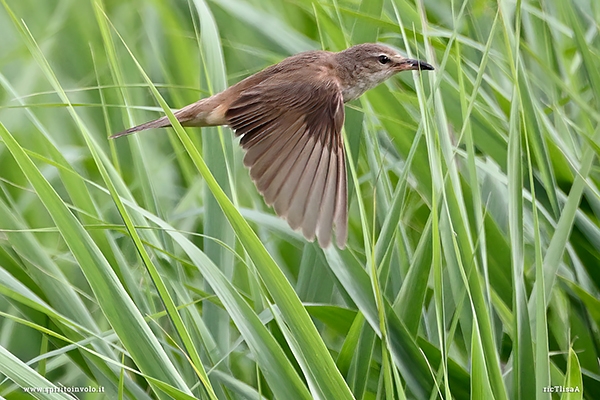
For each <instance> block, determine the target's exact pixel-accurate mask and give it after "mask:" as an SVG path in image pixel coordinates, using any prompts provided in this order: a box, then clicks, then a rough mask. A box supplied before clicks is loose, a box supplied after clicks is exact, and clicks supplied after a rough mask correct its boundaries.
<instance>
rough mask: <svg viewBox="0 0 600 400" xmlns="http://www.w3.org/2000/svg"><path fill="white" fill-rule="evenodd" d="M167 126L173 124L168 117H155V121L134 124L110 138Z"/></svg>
mask: <svg viewBox="0 0 600 400" xmlns="http://www.w3.org/2000/svg"><path fill="white" fill-rule="evenodd" d="M167 126H171V122H169V119H168V118H167V117H162V118H159V119H155V120H154V121H149V122H146V123H144V124H141V125H137V126H134V127H133V128H129V129H127V130H124V131H123V132H119V133H115V134H114V135H112V136H111V137H109V139H116V138H118V137H121V136H127V135H130V134H132V133H134V132H139V131H143V130H146V129H152V128H165V127H167Z"/></svg>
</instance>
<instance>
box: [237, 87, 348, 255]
mask: <svg viewBox="0 0 600 400" xmlns="http://www.w3.org/2000/svg"><path fill="white" fill-rule="evenodd" d="M294 78H295V79H292V78H291V77H290V79H289V80H288V81H287V82H285V83H283V84H282V80H277V82H275V81H272V80H270V79H267V80H265V81H263V82H261V83H260V84H258V85H256V86H253V87H251V88H248V89H247V90H244V91H243V92H242V93H241V94H240V96H239V97H238V99H237V100H236V101H234V102H233V103H232V104H231V106H230V107H229V109H228V110H227V112H226V118H227V120H228V121H229V125H230V126H231V127H232V128H233V129H234V130H235V133H236V135H237V136H241V137H242V138H241V141H240V144H241V145H242V147H243V148H244V149H245V150H246V155H245V157H244V165H246V166H247V167H249V168H250V176H251V177H252V179H253V180H254V182H255V183H256V187H257V188H258V191H259V192H260V193H261V194H262V195H263V197H264V198H265V202H266V203H267V204H269V205H273V207H274V209H275V212H276V213H277V214H278V215H279V216H281V217H285V218H286V219H287V221H288V223H289V224H290V226H291V227H292V228H293V229H298V228H301V229H302V233H303V234H304V236H305V237H306V238H307V239H309V240H311V241H312V240H314V238H315V235H316V236H317V238H318V241H319V244H320V245H321V247H327V246H328V245H329V244H330V242H331V237H332V229H333V225H334V224H335V229H336V239H337V240H336V242H337V245H338V247H340V248H344V247H345V245H346V239H347V235H348V211H347V202H348V200H347V199H348V196H347V183H346V161H345V153H344V145H343V142H342V135H341V130H342V126H343V124H344V103H343V97H342V92H341V90H340V87H339V84H338V83H337V82H336V81H334V80H328V79H316V80H315V79H302V78H301V77H298V76H295V77H294Z"/></svg>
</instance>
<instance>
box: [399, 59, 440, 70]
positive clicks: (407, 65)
mask: <svg viewBox="0 0 600 400" xmlns="http://www.w3.org/2000/svg"><path fill="white" fill-rule="evenodd" d="M399 67H400V69H401V70H402V71H410V70H421V71H433V70H434V69H435V68H433V67H432V66H431V64H427V63H426V62H425V61H419V60H413V59H410V58H407V59H404V60H403V61H402V62H401V63H400V65H399Z"/></svg>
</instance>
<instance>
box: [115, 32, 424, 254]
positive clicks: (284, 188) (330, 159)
mask: <svg viewBox="0 0 600 400" xmlns="http://www.w3.org/2000/svg"><path fill="white" fill-rule="evenodd" d="M407 70H433V67H432V66H431V65H430V64H427V63H426V62H423V61H418V60H414V59H408V58H405V57H403V56H402V55H400V54H399V53H398V52H396V51H395V50H393V49H391V48H389V47H387V46H384V45H380V44H374V43H364V44H359V45H356V46H352V47H350V48H348V49H346V50H343V51H340V52H338V53H333V52H329V51H307V52H304V53H299V54H296V55H294V56H291V57H289V58H286V59H285V60H283V61H281V62H280V63H278V64H275V65H272V66H270V67H267V68H265V69H264V70H262V71H260V72H257V73H256V74H254V75H251V76H249V77H248V78H246V79H244V80H242V81H240V82H238V83H236V84H235V85H233V86H230V87H229V88H228V89H226V90H224V91H222V92H221V93H217V94H215V95H213V96H211V97H208V98H205V99H201V100H199V101H197V102H195V103H193V104H190V105H188V106H186V107H184V108H182V109H180V110H178V111H175V112H174V115H175V117H176V118H177V120H178V121H179V122H180V123H181V125H183V126H200V127H202V126H219V125H228V126H230V127H231V128H232V129H233V130H234V132H235V135H236V136H239V137H241V139H240V145H241V146H242V148H243V149H244V150H245V156H244V165H245V166H246V167H248V168H249V169H250V177H251V178H252V180H253V181H254V183H255V184H256V188H257V189H258V191H259V192H260V193H261V195H262V196H263V197H264V199H265V202H266V203H267V204H268V205H269V206H273V208H274V209H275V212H276V213H277V215H279V216H280V217H283V218H285V219H286V220H287V221H288V223H289V225H290V227H292V229H294V230H297V229H302V233H303V235H304V236H305V237H306V238H307V239H308V240H309V241H313V240H314V239H315V236H316V237H317V239H318V242H319V245H320V246H321V247H322V248H326V247H328V246H329V245H330V243H331V239H332V233H333V227H334V226H335V232H336V243H337V245H338V247H339V248H344V247H345V246H346V241H347V236H348V194H347V190H348V189H347V178H346V161H345V160H346V157H345V153H344V144H343V142H342V134H341V130H342V126H343V125H344V103H346V102H348V101H351V100H354V99H357V98H358V97H360V95H362V94H363V93H364V92H366V91H367V90H369V89H372V88H374V87H375V86H377V85H379V84H380V83H382V82H383V81H385V80H386V79H388V78H390V77H391V76H393V75H395V74H396V73H398V72H401V71H407ZM168 126H171V123H170V122H169V119H168V118H167V117H166V116H165V117H162V118H158V119H156V120H153V121H150V122H146V123H144V124H141V125H137V126H134V127H132V128H129V129H127V130H125V131H123V132H120V133H117V134H115V135H113V136H111V137H110V138H111V139H114V138H118V137H121V136H125V135H129V134H131V133H134V132H138V131H142V130H146V129H152V128H164V127H168Z"/></svg>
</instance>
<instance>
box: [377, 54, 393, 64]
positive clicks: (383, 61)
mask: <svg viewBox="0 0 600 400" xmlns="http://www.w3.org/2000/svg"><path fill="white" fill-rule="evenodd" d="M378 60H379V63H381V64H387V63H389V62H390V58H389V57H388V56H386V55H383V54H382V55H380V56H379V58H378Z"/></svg>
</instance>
